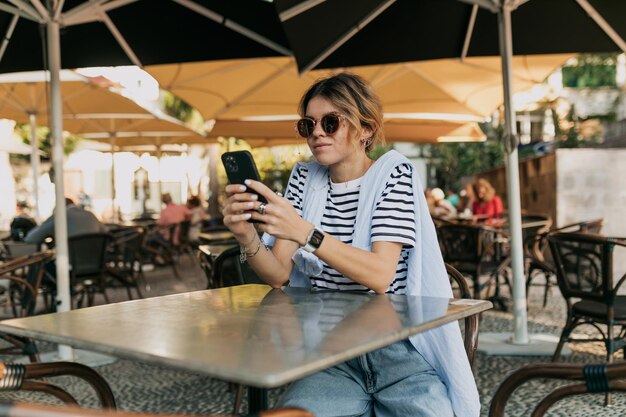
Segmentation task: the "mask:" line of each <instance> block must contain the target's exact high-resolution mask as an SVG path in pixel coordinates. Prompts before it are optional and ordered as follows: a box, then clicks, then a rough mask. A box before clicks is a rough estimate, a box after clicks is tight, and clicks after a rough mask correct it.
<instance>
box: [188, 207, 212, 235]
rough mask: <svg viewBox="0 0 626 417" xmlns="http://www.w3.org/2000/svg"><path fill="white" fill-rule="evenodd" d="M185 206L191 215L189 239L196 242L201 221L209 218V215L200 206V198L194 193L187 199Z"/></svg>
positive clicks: (200, 228)
mask: <svg viewBox="0 0 626 417" xmlns="http://www.w3.org/2000/svg"><path fill="white" fill-rule="evenodd" d="M187 208H188V209H189V211H190V212H191V217H190V218H189V241H190V242H197V241H198V239H199V238H200V232H201V230H202V224H203V222H204V221H205V220H210V219H211V217H210V216H209V215H208V214H207V212H206V211H205V210H204V207H202V203H201V202H200V199H199V198H198V197H197V196H195V195H192V196H191V197H189V198H188V199H187Z"/></svg>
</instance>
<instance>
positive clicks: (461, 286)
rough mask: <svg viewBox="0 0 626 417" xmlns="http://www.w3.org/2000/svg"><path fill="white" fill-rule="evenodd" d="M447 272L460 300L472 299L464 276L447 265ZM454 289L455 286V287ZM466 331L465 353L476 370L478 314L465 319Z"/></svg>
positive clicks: (464, 337)
mask: <svg viewBox="0 0 626 417" xmlns="http://www.w3.org/2000/svg"><path fill="white" fill-rule="evenodd" d="M446 271H447V272H448V277H449V278H450V282H451V283H454V284H455V285H456V287H457V288H458V292H459V297H460V298H472V297H471V293H470V290H469V286H468V285H467V282H466V280H465V277H464V276H463V274H461V273H460V272H459V271H457V270H456V269H454V267H453V266H452V265H450V264H446ZM453 288H454V285H453ZM464 321H465V329H464V331H463V333H464V334H463V344H464V345H465V352H467V359H469V363H470V366H471V367H472V369H473V368H474V359H475V357H476V349H477V348H478V321H479V317H478V314H472V315H471V316H469V317H466V318H465V319H464Z"/></svg>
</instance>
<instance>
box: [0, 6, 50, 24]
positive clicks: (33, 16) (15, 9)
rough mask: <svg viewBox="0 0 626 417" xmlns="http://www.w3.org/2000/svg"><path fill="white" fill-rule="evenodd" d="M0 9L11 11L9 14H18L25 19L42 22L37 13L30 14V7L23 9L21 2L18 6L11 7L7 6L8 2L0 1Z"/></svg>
mask: <svg viewBox="0 0 626 417" xmlns="http://www.w3.org/2000/svg"><path fill="white" fill-rule="evenodd" d="M0 10H2V11H4V12H7V13H11V14H16V15H20V16H22V17H23V18H25V19H28V20H33V21H35V22H38V23H43V22H44V20H43V19H42V18H41V17H40V16H39V15H38V14H36V13H35V14H31V12H29V11H31V9H28V10H26V9H23V8H22V6H21V4H20V6H18V7H13V6H9V5H8V4H5V3H0ZM32 12H35V10H32Z"/></svg>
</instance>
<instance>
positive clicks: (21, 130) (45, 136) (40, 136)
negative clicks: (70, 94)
mask: <svg viewBox="0 0 626 417" xmlns="http://www.w3.org/2000/svg"><path fill="white" fill-rule="evenodd" d="M15 132H16V133H17V134H18V135H19V136H20V137H21V138H22V141H23V142H24V143H26V144H27V145H30V137H31V133H30V125H28V124H22V123H19V124H17V125H16V126H15ZM35 135H36V138H37V142H38V147H39V150H40V151H42V153H43V155H42V156H43V158H44V159H47V158H51V157H52V140H51V139H50V128H48V127H45V126H38V127H37V128H35ZM81 140H82V139H81V138H80V137H79V136H76V135H72V134H69V133H67V132H65V133H64V134H63V153H64V154H65V155H69V154H70V153H72V152H74V149H76V146H77V145H78V143H79V142H80V141H81ZM25 158H28V156H25Z"/></svg>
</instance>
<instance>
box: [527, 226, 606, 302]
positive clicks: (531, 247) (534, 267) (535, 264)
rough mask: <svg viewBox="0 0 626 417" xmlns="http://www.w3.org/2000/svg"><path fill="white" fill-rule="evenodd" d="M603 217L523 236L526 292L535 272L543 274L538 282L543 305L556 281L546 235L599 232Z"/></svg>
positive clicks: (535, 274) (531, 283)
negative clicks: (540, 286) (541, 286)
mask: <svg viewBox="0 0 626 417" xmlns="http://www.w3.org/2000/svg"><path fill="white" fill-rule="evenodd" d="M603 224H604V219H595V220H588V221H583V222H577V223H571V224H568V225H565V226H562V227H559V228H553V229H548V230H539V231H537V233H535V234H532V233H530V232H529V233H528V234H527V235H526V236H525V237H524V257H525V261H526V294H528V290H529V289H530V287H531V286H532V285H534V284H533V280H534V278H535V277H536V276H537V273H540V274H543V275H544V277H545V283H544V284H539V285H543V286H544V287H545V289H544V293H543V306H544V307H545V306H546V304H547V302H548V293H549V291H550V288H551V287H552V286H554V285H556V283H555V282H554V279H553V278H554V277H555V270H554V260H553V259H552V255H551V253H550V251H548V250H547V248H548V240H547V239H548V235H549V234H550V233H557V232H580V233H590V234H600V231H601V230H602V226H603Z"/></svg>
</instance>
